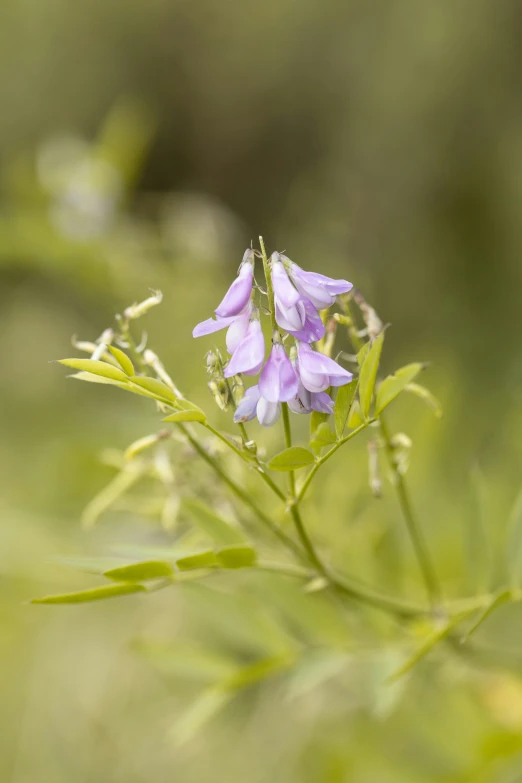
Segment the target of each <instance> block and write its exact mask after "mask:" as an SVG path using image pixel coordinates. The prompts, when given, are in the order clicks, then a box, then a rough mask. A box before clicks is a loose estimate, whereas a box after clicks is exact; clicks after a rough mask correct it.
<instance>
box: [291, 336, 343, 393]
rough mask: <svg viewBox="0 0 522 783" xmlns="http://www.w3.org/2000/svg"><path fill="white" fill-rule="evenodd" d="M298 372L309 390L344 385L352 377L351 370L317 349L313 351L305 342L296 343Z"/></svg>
mask: <svg viewBox="0 0 522 783" xmlns="http://www.w3.org/2000/svg"><path fill="white" fill-rule="evenodd" d="M297 353H298V357H299V374H300V376H301V381H302V382H303V386H304V387H305V389H308V391H310V392H324V391H325V389H327V388H328V387H329V386H344V384H345V383H350V381H351V380H352V378H353V375H352V373H351V372H348V370H345V369H344V368H343V367H341V365H339V364H337V362H334V360H333V359H330V358H328V356H325V355H324V354H322V353H319V352H318V351H313V350H312V348H310V346H309V345H308V344H307V343H305V342H298V343H297Z"/></svg>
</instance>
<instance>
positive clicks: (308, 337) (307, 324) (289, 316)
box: [275, 296, 325, 343]
mask: <svg viewBox="0 0 522 783" xmlns="http://www.w3.org/2000/svg"><path fill="white" fill-rule="evenodd" d="M275 310H276V321H277V323H278V325H279V326H280V327H281V329H284V330H285V331H286V332H288V333H289V334H291V335H292V336H293V337H295V338H296V339H297V340H302V341H303V342H305V343H315V342H316V340H321V339H322V338H323V337H324V333H325V326H324V324H323V322H322V320H321V316H320V315H319V313H318V312H317V310H316V309H315V307H314V305H313V304H312V302H311V301H310V300H309V299H306V297H304V296H299V298H298V300H297V302H296V304H295V305H294V306H293V307H292V308H290V309H287V310H282V309H281V306H280V305H278V304H277V303H276V306H275Z"/></svg>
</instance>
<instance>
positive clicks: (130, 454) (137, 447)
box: [123, 434, 160, 460]
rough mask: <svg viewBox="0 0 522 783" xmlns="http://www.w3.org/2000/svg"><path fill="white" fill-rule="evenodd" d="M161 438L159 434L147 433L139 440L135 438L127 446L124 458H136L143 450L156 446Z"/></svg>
mask: <svg viewBox="0 0 522 783" xmlns="http://www.w3.org/2000/svg"><path fill="white" fill-rule="evenodd" d="M159 440H160V436H159V435H158V434H154V435H145V436H144V437H143V438H138V440H135V441H134V443H131V444H130V446H127V448H126V449H125V451H124V453H123V457H124V459H126V460H130V459H134V457H137V456H138V454H141V453H142V451H146V449H150V448H151V447H152V446H156V445H157V443H158V442H159Z"/></svg>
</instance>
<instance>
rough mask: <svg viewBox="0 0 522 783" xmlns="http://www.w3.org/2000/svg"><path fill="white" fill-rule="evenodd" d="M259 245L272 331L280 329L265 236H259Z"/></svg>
mask: <svg viewBox="0 0 522 783" xmlns="http://www.w3.org/2000/svg"><path fill="white" fill-rule="evenodd" d="M259 247H260V248H261V256H262V258H263V271H264V273H265V282H266V295H267V297H268V309H269V310H270V320H271V323H272V332H277V331H279V329H278V326H277V321H276V316H275V304H274V287H273V285H272V275H271V274H270V264H269V262H268V256H267V254H266V250H265V243H264V241H263V237H259Z"/></svg>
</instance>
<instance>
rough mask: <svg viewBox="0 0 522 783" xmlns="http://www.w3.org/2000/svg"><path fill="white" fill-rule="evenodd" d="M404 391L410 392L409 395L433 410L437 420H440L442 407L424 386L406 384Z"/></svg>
mask: <svg viewBox="0 0 522 783" xmlns="http://www.w3.org/2000/svg"><path fill="white" fill-rule="evenodd" d="M405 391H407V392H411V394H415V395H416V396H417V397H419V398H420V399H421V400H422V401H423V402H425V403H426V405H428V406H429V407H430V408H432V409H433V412H434V414H435V416H436V417H437V418H438V419H440V418H441V416H442V405H441V404H440V402H439V401H438V399H437V398H436V397H435V395H433V394H432V393H431V392H430V390H429V389H426V388H425V387H424V386H421V385H420V384H418V383H408V384H407V385H406V386H405Z"/></svg>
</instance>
